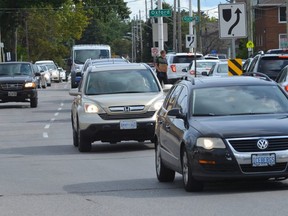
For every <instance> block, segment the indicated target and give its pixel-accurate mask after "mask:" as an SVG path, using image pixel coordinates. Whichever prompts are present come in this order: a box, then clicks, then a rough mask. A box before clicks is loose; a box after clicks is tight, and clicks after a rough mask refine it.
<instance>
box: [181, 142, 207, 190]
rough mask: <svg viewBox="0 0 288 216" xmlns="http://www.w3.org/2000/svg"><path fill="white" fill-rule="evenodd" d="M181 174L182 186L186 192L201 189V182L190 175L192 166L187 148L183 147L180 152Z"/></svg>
mask: <svg viewBox="0 0 288 216" xmlns="http://www.w3.org/2000/svg"><path fill="white" fill-rule="evenodd" d="M181 163H182V176H183V184H184V188H185V190H186V191H187V192H197V191H202V190H203V187H204V185H203V182H201V181H197V180H195V179H194V178H193V176H192V167H191V164H190V163H189V158H188V153H187V150H186V149H185V148H184V149H183V151H182V154H181Z"/></svg>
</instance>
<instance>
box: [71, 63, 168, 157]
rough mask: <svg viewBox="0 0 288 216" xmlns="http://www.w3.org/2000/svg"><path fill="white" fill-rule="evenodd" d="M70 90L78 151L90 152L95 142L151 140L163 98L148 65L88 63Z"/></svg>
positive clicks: (74, 140) (159, 86) (157, 82)
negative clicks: (78, 81) (85, 69)
mask: <svg viewBox="0 0 288 216" xmlns="http://www.w3.org/2000/svg"><path fill="white" fill-rule="evenodd" d="M170 86H171V85H170ZM167 89H169V86H168V87H167ZM69 93H70V95H72V96H75V98H74V100H73V103H72V108H71V121H72V130H73V143H74V146H78V149H79V151H80V152H89V151H90V150H91V147H92V143H93V142H94V141H102V142H110V143H117V142H120V141H125V140H136V141H139V142H143V141H145V140H152V139H153V136H154V129H155V117H156V111H157V110H158V109H159V107H160V106H161V105H162V103H163V100H164V97H165V92H164V90H163V89H162V87H161V85H160V83H159V81H158V79H157V77H156V75H155V74H154V72H153V71H152V70H151V68H150V67H148V66H146V64H138V63H131V64H123V63H122V64H99V65H97V64H96V65H94V66H91V67H89V68H88V70H87V71H86V72H85V75H84V76H83V78H82V81H81V82H80V86H79V87H78V88H77V89H71V90H70V92H69Z"/></svg>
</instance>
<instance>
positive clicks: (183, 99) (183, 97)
mask: <svg viewBox="0 0 288 216" xmlns="http://www.w3.org/2000/svg"><path fill="white" fill-rule="evenodd" d="M187 98H188V90H187V88H186V87H183V90H182V91H181V93H180V94H179V97H178V99H177V101H176V103H175V108H180V109H181V110H182V112H183V113H187V111H188V108H187V103H188V102H187Z"/></svg>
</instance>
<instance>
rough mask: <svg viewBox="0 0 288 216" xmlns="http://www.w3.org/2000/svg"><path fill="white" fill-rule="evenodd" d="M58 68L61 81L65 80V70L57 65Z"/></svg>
mask: <svg viewBox="0 0 288 216" xmlns="http://www.w3.org/2000/svg"><path fill="white" fill-rule="evenodd" d="M58 70H59V72H60V78H61V81H67V78H66V70H64V69H63V68H62V67H58Z"/></svg>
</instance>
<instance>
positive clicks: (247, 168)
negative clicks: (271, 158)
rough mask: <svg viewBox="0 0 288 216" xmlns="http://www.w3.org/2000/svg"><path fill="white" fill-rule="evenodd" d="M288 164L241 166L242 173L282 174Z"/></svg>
mask: <svg viewBox="0 0 288 216" xmlns="http://www.w3.org/2000/svg"><path fill="white" fill-rule="evenodd" d="M286 166H287V163H276V164H275V165H274V166H263V167H261V166H259V167H253V166H252V165H251V164H242V165H240V167H241V170H242V172H246V173H252V172H280V171H285V170H286Z"/></svg>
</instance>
